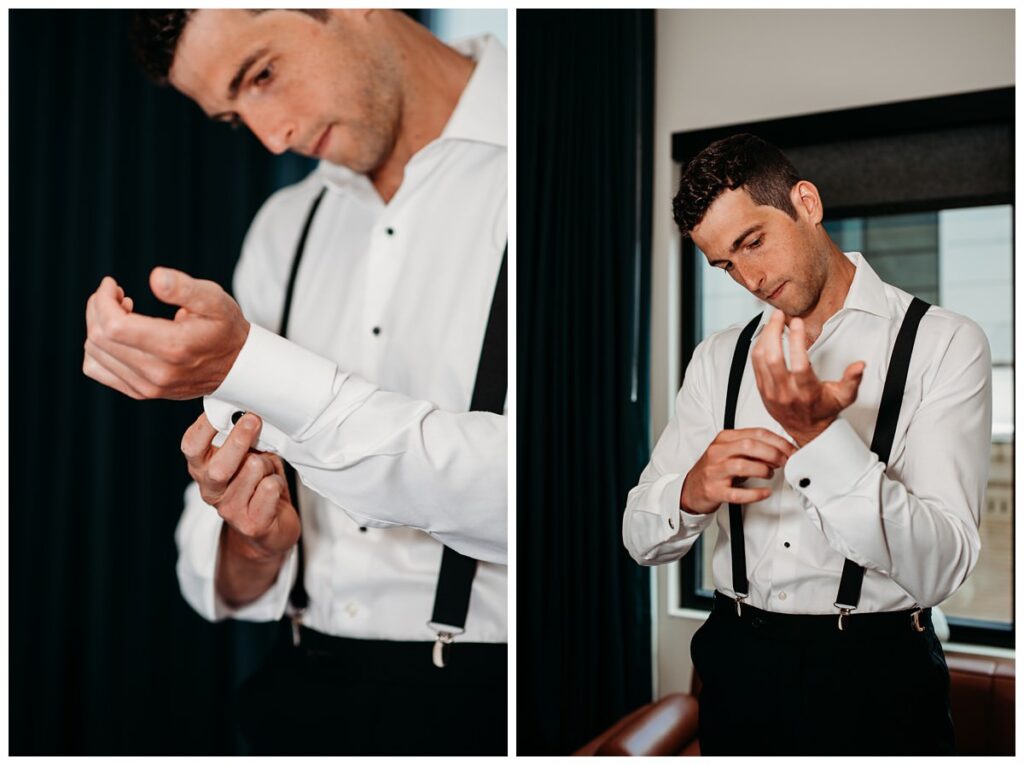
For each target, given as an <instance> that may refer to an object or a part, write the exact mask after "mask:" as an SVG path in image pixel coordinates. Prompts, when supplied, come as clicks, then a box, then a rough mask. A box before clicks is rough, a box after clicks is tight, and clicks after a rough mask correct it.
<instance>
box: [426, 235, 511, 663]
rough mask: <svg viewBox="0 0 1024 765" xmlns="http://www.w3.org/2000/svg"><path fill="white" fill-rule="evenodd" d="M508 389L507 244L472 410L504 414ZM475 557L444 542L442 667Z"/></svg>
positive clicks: (438, 619)
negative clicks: (460, 551)
mask: <svg viewBox="0 0 1024 765" xmlns="http://www.w3.org/2000/svg"><path fill="white" fill-rule="evenodd" d="M507 389H508V245H507V244H506V245H505V252H504V253H503V254H502V256H501V269H500V270H499V271H498V282H497V284H495V286H494V297H493V298H492V299H491V312H490V314H489V315H488V317H487V329H486V330H485V331H484V342H483V347H482V349H481V351H480V362H479V363H478V364H477V368H476V382H475V383H474V384H473V397H472V399H471V402H470V405H469V410H470V411H471V412H492V413H494V414H501V413H502V411H504V409H505V394H506V392H507ZM476 564H477V562H476V560H474V559H473V558H469V557H467V556H465V555H463V554H462V553H459V552H456V551H455V550H453V549H451V548H450V547H448V546H445V548H444V552H443V553H442V555H441V572H440V574H439V575H438V578H437V590H436V591H435V592H434V611H433V614H431V617H430V621H429V622H428V625H429V626H430V627H431V628H432V629H434V630H436V632H437V642H436V643H434V665H435V666H437V667H443V666H445V664H446V663H447V653H448V652H447V646H449V645H450V644H451V642H452V639H453V635H455V634H458V633H461V632H463V631H465V630H464V628H465V626H466V614H467V613H468V612H469V596H470V593H471V592H472V589H473V577H474V576H476Z"/></svg>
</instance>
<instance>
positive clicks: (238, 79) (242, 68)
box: [228, 47, 270, 101]
mask: <svg viewBox="0 0 1024 765" xmlns="http://www.w3.org/2000/svg"><path fill="white" fill-rule="evenodd" d="M269 50H270V48H267V47H263V48H260V49H259V50H258V51H256V52H255V53H252V54H250V55H249V56H248V57H246V59H245V61H243V62H242V63H241V64H240V65H239V67H238V71H237V72H235V76H234V77H233V78H232V80H231V83H230V84H229V85H228V101H234V100H235V99H236V98H238V90H239V88H241V87H242V80H244V79H245V75H246V73H247V72H248V71H249V68H250V67H251V66H252V65H253V64H255V63H256V62H257V61H258V60H259V59H261V58H263V56H265V55H266V54H267V51H269Z"/></svg>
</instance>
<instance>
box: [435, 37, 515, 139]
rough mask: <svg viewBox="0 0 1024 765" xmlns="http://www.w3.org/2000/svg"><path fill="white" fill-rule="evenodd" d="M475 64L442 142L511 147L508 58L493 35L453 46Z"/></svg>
mask: <svg viewBox="0 0 1024 765" xmlns="http://www.w3.org/2000/svg"><path fill="white" fill-rule="evenodd" d="M452 47H453V48H454V49H455V50H457V51H458V52H459V53H461V54H463V55H464V56H469V57H470V58H471V59H473V60H474V61H476V67H475V68H474V69H473V74H472V75H471V76H470V78H469V82H468V83H467V84H466V88H465V90H463V91H462V95H461V96H460V97H459V102H458V104H456V105H455V111H453V112H452V116H451V117H450V118H449V119H448V124H447V125H445V126H444V130H443V131H441V138H442V139H456V140H463V141H477V142H480V143H492V144H494V145H496V146H508V57H507V56H506V54H505V48H504V47H503V46H502V44H501V43H500V42H499V41H498V40H497V38H495V37H494V36H492V35H482V36H480V37H468V38H466V39H464V40H459V41H458V42H454V43H452Z"/></svg>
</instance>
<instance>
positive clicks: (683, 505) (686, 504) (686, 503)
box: [679, 475, 708, 515]
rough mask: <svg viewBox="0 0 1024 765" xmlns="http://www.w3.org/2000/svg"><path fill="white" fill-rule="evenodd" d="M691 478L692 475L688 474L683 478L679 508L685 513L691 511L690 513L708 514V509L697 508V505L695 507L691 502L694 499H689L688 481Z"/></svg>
mask: <svg viewBox="0 0 1024 765" xmlns="http://www.w3.org/2000/svg"><path fill="white" fill-rule="evenodd" d="M689 480H690V476H689V475H687V476H686V478H684V479H683V486H682V488H681V489H680V490H679V509H680V510H682V511H683V512H684V513H689V514H690V515H706V514H707V512H708V511H706V510H699V509H697V508H696V507H694V505H693V504H691V503H692V500H688V499H687V496H686V483H687V481H689Z"/></svg>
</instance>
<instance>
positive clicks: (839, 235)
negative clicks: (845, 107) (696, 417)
mask: <svg viewBox="0 0 1024 765" xmlns="http://www.w3.org/2000/svg"><path fill="white" fill-rule="evenodd" d="M1000 92H1004V91H997V93H1000ZM976 95H978V94H969V95H968V96H953V97H948V98H944V99H928V100H927V101H926V102H911V103H912V104H913V103H917V104H918V105H919V107H920V108H919V109H918V110H914V109H909V110H908V109H907V107H908V105H907V104H899V105H891V106H886V107H875V108H874V109H867V110H864V109H861V110H850V111H853V112H858V113H859V115H857V116H858V118H859V119H852V118H850V117H849V112H845V113H839V114H838V115H812V116H810V117H805V118H792V119H789V120H780V121H774V122H772V123H764V127H763V129H761V130H759V129H758V128H759V126H757V125H744V126H737V127H735V128H724V129H719V130H716V131H714V133H715V134H714V135H713V136H711V137H709V136H707V135H701V136H693V135H692V134H691V135H689V136H687V137H686V141H688V144H687V145H689V146H690V147H691V148H692V149H693V151H694V152H695V151H697V150H699V149H700V148H703V146H705V145H707V143H710V142H711V141H712V140H715V138H718V137H722V136H724V135H730V134H732V133H734V132H752V133H755V134H758V135H761V136H762V137H764V138H766V140H769V141H772V142H773V143H776V145H779V146H780V148H782V149H783V150H784V151H785V152H786V153H787V155H789V156H790V158H791V159H793V160H794V164H796V166H797V168H798V169H799V170H800V171H801V174H802V175H803V177H806V178H808V179H809V180H811V181H814V182H815V184H816V185H818V187H819V189H820V190H821V191H822V197H823V199H824V202H825V211H826V215H827V218H826V223H825V227H826V230H827V231H828V232H829V234H830V236H831V237H832V238H833V240H834V241H835V242H836V244H837V245H838V246H839V247H840V248H841V249H843V250H844V251H859V252H862V253H863V254H864V255H865V257H866V258H867V260H868V262H869V263H870V264H871V266H872V268H874V269H875V270H876V271H877V272H878V274H879V276H880V277H881V278H882V279H883V280H884V281H886V282H889V283H891V284H894V285H896V286H898V287H900V288H902V289H904V290H906V291H907V292H910V293H911V294H914V295H917V296H918V297H921V298H922V299H924V300H927V301H929V302H933V303H937V304H939V305H942V306H943V307H945V308H949V309H950V310H953V311H956V312H958V313H961V314H964V315H966V316H969V317H971V318H972V319H974V320H975V321H977V322H978V324H980V325H981V327H982V329H983V330H984V331H985V333H986V335H987V336H988V339H989V343H990V345H991V348H992V367H993V369H992V373H993V426H992V457H991V468H990V476H989V483H988V490H987V494H986V499H985V503H984V505H983V508H982V523H981V537H982V554H981V558H980V560H979V562H978V565H977V567H976V568H975V570H974V571H973V572H972V574H971V576H970V577H969V578H968V580H967V582H966V583H965V584H964V585H963V586H962V587H961V588H960V589H959V590H958V591H957V592H956V593H955V594H954V595H953V596H952V597H951V598H949V599H948V600H947V601H946V602H945V603H943V604H942V605H941V608H942V611H943V613H944V614H945V615H946V617H947V619H948V621H949V623H950V632H951V639H952V640H954V641H956V642H973V643H984V644H991V645H1005V646H1012V645H1013V520H1014V517H1013V492H1014V486H1013V477H1012V476H1013V473H1012V465H1013V444H1014V424H1013V423H1014V418H1013V408H1014V401H1013V374H1014V366H1013V364H1014V358H1013V292H1012V284H1013V235H1012V231H1013V207H1012V204H1011V202H1012V191H1011V190H1012V172H1011V171H1010V170H1009V168H1010V167H1012V164H1011V163H1009V162H1007V163H1006V164H1004V165H1003V166H1002V167H1003V168H1004V170H1003V174H1002V175H1001V174H1000V172H999V171H997V170H996V168H997V167H998V165H999V161H1000V158H1001V157H1002V156H1003V153H1004V152H1005V153H1006V156H1009V151H1008V150H1009V148H1010V144H1009V141H1011V140H1012V139H1011V138H1010V137H1009V136H1011V135H1012V133H1011V132H1006V133H1002V132H1001V124H1002V123H1001V122H1000V119H1002V118H1000V117H998V115H999V114H1002V115H1003V117H1004V118H1005V119H1006V120H1007V121H1008V120H1009V117H1008V116H1007V114H1012V110H1010V111H1007V110H1006V104H1005V103H1004V104H1002V105H1001V106H999V105H994V104H993V102H991V101H990V102H989V103H990V105H992V107H993V108H991V109H990V110H988V111H985V113H984V115H983V116H982V119H981V122H983V123H984V124H981V125H960V126H957V127H956V128H955V129H945V128H943V125H942V113H943V108H944V107H943V104H945V106H946V107H950V108H952V107H954V106H957V105H958V104H957V103H954V102H957V101H958V100H960V99H964V98H972V97H974V96H976ZM994 95H995V94H994V93H992V92H988V93H987V94H986V97H989V98H992V97H994ZM1009 96H1010V100H1009V102H1008V103H1009V104H1012V89H1011V90H1010V91H1009ZM996 100H998V99H996ZM959 105H963V104H962V103H960V104H959ZM893 107H895V108H897V109H902V110H903V113H904V114H910V115H914V116H913V117H911V118H908V120H907V121H910V122H915V123H916V125H917V127H919V128H920V132H919V133H918V134H917V137H918V138H920V139H921V142H922V143H923V144H924V145H927V146H929V151H933V152H935V153H934V154H933V155H932V162H931V164H928V163H924V164H922V163H920V162H915V161H912V160H909V159H908V160H907V161H906V162H904V163H902V164H901V163H900V161H899V156H898V155H900V154H904V155H907V156H908V157H909V156H920V155H919V152H918V151H917V150H915V149H914V148H913V146H914V138H915V135H914V134H910V135H908V134H907V133H906V132H901V133H899V134H898V135H896V136H894V137H893V138H892V141H891V143H889V144H887V143H886V138H885V137H884V136H879V135H876V134H874V132H873V131H874V130H877V128H875V127H872V125H878V124H886V123H887V122H888V124H889V125H890V126H891V127H892V126H894V121H893V120H886V119H881V117H882V116H883V115H881V114H879V113H877V112H882V111H885V110H888V109H892V108H893ZM873 111H874V112H876V113H875V114H874V115H873V116H872V112H873ZM961 113H962V112H961ZM928 115H931V118H932V119H931V120H929V116H928ZM832 116H836V117H838V118H839V119H836V120H835V121H833V122H832V123H831V124H833V125H842V126H843V127H842V129H843V131H845V137H843V138H842V140H839V141H832V142H831V143H827V144H813V145H812V144H800V145H796V146H787V145H785V141H784V140H783V141H779V140H778V138H777V137H776V138H773V136H772V135H771V133H773V132H776V133H778V134H779V135H786V134H788V133H789V132H792V133H794V134H796V135H797V136H798V137H799V136H805V135H807V133H808V130H807V126H806V124H801V123H802V121H806V120H810V121H811V122H815V123H816V124H817V125H818V126H819V127H820V126H821V125H822V124H828V123H829V118H830V117H832ZM851 119H852V122H853V127H852V128H851V125H850V122H851ZM858 121H859V122H860V124H862V125H864V132H863V133H862V134H859V135H858V134H857V128H856V124H857V123H858ZM930 121H931V122H934V123H937V124H929V122H930ZM785 123H788V127H787V124H785ZM1007 124H1009V123H1008V122H1007ZM705 132H707V131H705ZM818 132H819V135H823V136H824V137H823V139H822V140H824V141H828V140H830V138H829V136H830V134H829V132H828V131H827V130H825V131H818ZM766 133H768V134H766ZM982 135H984V136H987V138H986V139H985V140H981V136H982ZM936 136H939V138H937V137H936ZM1000 136H1001V137H1000ZM993 137H996V138H997V140H992V139H993ZM676 139H677V140H679V139H680V136H678V135H677V136H676ZM680 143H681V142H680ZM680 143H677V144H676V148H677V150H678V148H679V145H680ZM939 144H944V148H937V146H938V145H939ZM986 144H988V148H987V149H986V148H985V146H986ZM967 146H974V147H975V149H977V151H974V150H967V148H966V147H967ZM876 153H877V154H878V155H879V156H881V157H883V160H882V161H880V162H879V161H872V162H870V163H868V162H865V161H864V160H866V159H867V157H868V156H874V155H875V154H876ZM691 156H692V155H691ZM816 156H817V157H818V158H819V160H820V161H817V162H816V161H815V157H816ZM840 156H842V157H843V159H842V161H841V162H839V161H838V160H837V158H838V157H840ZM826 157H830V159H827V160H826V159H825V158H826ZM993 157H994V159H993ZM677 159H679V157H678V156H677ZM950 163H952V164H953V165H965V167H957V166H953V167H951V165H950ZM808 164H810V166H811V167H812V168H813V167H814V166H815V165H819V169H820V170H821V171H822V172H823V173H824V175H825V180H824V182H819V176H818V175H817V174H816V173H815V171H814V170H813V169H810V168H808ZM837 164H841V165H842V167H843V168H845V170H844V172H846V173H849V174H850V177H851V179H852V180H850V181H849V182H847V181H845V180H843V177H842V173H839V172H837V171H836V170H835V167H836V165H837ZM915 164H916V165H917V167H914V166H913V165H915ZM826 165H828V166H829V167H826ZM858 166H860V167H870V168H872V169H873V170H874V171H875V172H878V171H879V169H880V168H881V169H883V170H884V169H886V168H888V172H889V173H890V174H891V175H892V178H891V179H886V178H878V177H873V178H871V179H870V183H867V182H866V181H865V179H864V178H863V177H862V178H858V177H857V172H858V171H857V167H858ZM979 166H986V167H988V168H990V169H991V170H990V171H983V172H982V173H979V175H980V176H984V177H981V178H978V177H975V178H974V179H971V180H968V175H969V174H970V172H971V170H977V169H978V167H979ZM930 174H934V175H936V176H941V177H940V178H938V180H936V182H935V183H934V184H932V185H930V184H929V175H930ZM958 175H959V176H960V178H961V180H960V181H957V182H952V183H951V182H950V178H951V177H954V176H958ZM1004 176H1009V177H1004ZM838 184H842V185H843V186H845V188H843V189H841V190H840V189H839V188H838V186H837V185H838ZM830 185H832V186H833V187H834V190H835V191H836V192H837V193H832V194H830V193H829V188H828V187H829V186H830ZM868 186H871V188H867V187H868ZM858 187H859V188H860V189H861V190H860V191H856V190H854V191H852V192H851V191H850V188H854V189H856V188H858ZM933 187H934V188H935V189H939V193H938V196H937V197H935V198H929V193H930V192H929V189H930V188H933ZM950 192H952V193H950ZM844 194H845V195H846V196H845V198H844V196H843V195H844ZM858 195H859V198H858ZM837 198H838V200H839V204H837V205H830V199H837ZM683 250H684V253H683V257H684V258H685V259H687V260H686V261H685V262H684V264H683V265H684V269H683V273H684V285H683V287H684V289H683V299H684V301H687V302H685V303H684V305H689V306H692V308H693V310H692V311H686V312H684V315H685V316H686V319H685V321H684V327H683V329H684V343H685V344H686V345H687V346H688V347H687V348H684V351H689V352H692V349H693V347H694V346H695V345H696V343H697V342H699V341H700V340H701V339H703V338H704V337H707V336H708V335H710V334H712V333H713V332H716V331H718V330H720V329H723V328H725V327H727V326H729V325H731V324H735V323H737V322H741V321H744V322H745V321H747V320H749V319H750V318H751V317H752V316H754V315H755V314H756V313H757V312H758V311H761V310H763V309H764V307H765V306H764V304H762V303H760V302H759V301H758V300H756V299H755V298H754V297H753V296H751V295H750V294H749V293H746V292H745V291H744V290H742V288H739V287H738V285H736V284H735V283H734V282H733V281H732V280H731V279H730V278H729V277H728V275H726V274H725V273H723V272H721V271H720V270H719V269H713V268H711V267H710V266H708V265H707V263H706V261H705V259H704V257H703V255H702V254H701V253H700V252H699V251H696V250H695V248H694V246H693V245H692V243H690V242H689V241H687V242H686V243H685V246H684V248H683ZM689 352H687V353H684V354H683V355H684V357H685V358H686V359H688V358H689ZM716 536H717V527H716V526H712V527H711V528H710V529H709V531H706V532H705V533H704V535H703V538H702V539H701V540H700V541H699V542H698V544H697V545H695V547H694V550H693V552H692V553H691V554H690V555H689V556H688V557H687V559H686V560H684V561H683V563H682V565H681V566H680V571H681V578H682V581H681V584H682V586H681V588H680V591H681V600H682V603H681V604H680V605H685V606H690V607H707V606H708V605H709V603H710V600H709V598H710V595H711V592H712V591H713V590H714V584H713V582H712V576H711V559H710V558H711V556H710V554H707V555H705V554H704V553H705V551H710V550H713V549H714V543H715V537H716Z"/></svg>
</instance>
